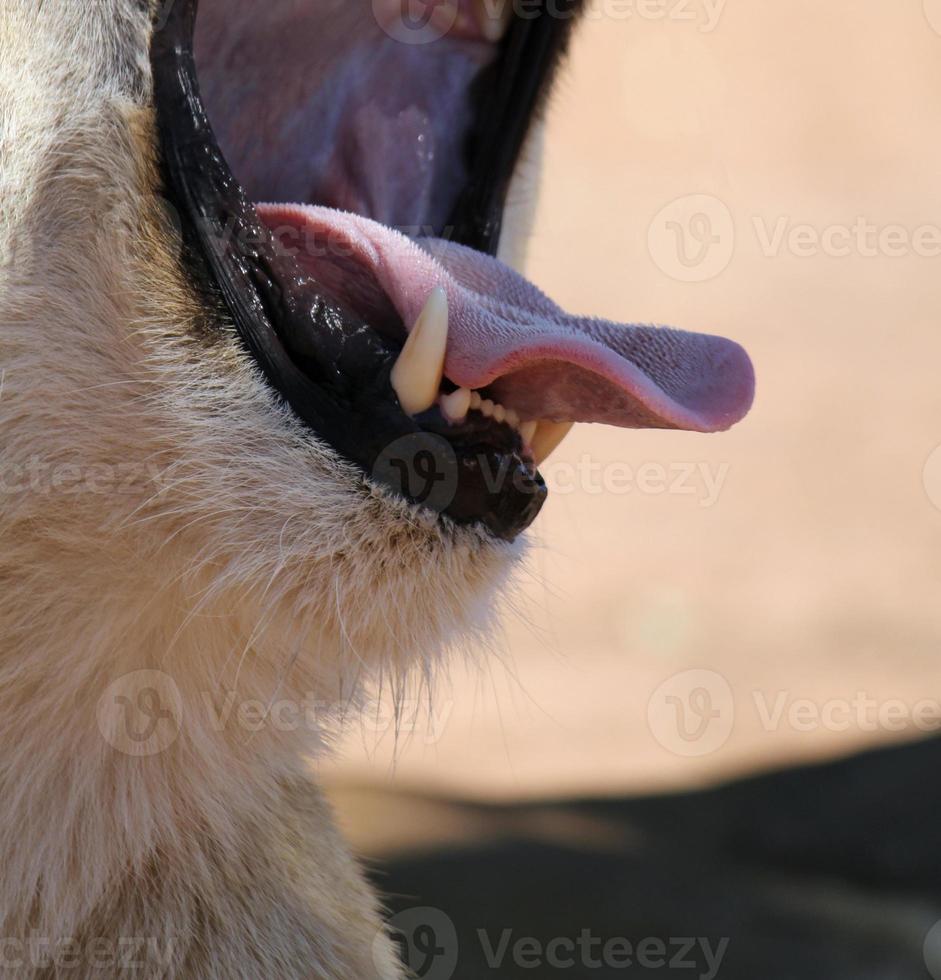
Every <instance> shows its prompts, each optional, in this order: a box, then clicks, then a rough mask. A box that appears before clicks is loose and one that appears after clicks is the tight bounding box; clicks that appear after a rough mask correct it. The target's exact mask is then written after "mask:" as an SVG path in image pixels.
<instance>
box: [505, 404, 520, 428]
mask: <svg viewBox="0 0 941 980" xmlns="http://www.w3.org/2000/svg"><path fill="white" fill-rule="evenodd" d="M506 421H507V424H508V425H512V426H513V428H514V429H518V428H519V427H520V417H519V416H518V415H517V414H516V412H515V411H514V410H513V409H512V408H511V409H508V410H507V413H506Z"/></svg>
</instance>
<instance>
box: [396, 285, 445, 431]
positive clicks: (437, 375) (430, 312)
mask: <svg viewBox="0 0 941 980" xmlns="http://www.w3.org/2000/svg"><path fill="white" fill-rule="evenodd" d="M447 346H448V295H447V293H446V292H445V291H444V289H442V288H441V286H435V288H434V289H433V290H432V291H431V295H430V296H429V297H428V302H427V303H426V304H425V308H424V310H422V312H421V315H420V316H419V317H418V319H417V320H416V321H415V326H414V327H412V331H411V333H410V334H409V335H408V340H406V341H405V346H404V347H403V348H402V353H401V354H399V359H398V360H397V361H396V362H395V366H394V367H393V368H392V376H391V381H392V387H393V389H394V390H395V393H396V395H398V399H399V404H400V405H401V406H402V409H403V411H405V412H407V413H408V414H409V415H418V414H419V413H420V412H424V411H426V410H427V409H429V408H431V406H432V405H434V403H435V401H436V400H437V398H438V391H439V389H440V388H441V379H442V378H443V377H444V357H445V353H446V351H447Z"/></svg>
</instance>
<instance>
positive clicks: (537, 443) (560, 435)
mask: <svg viewBox="0 0 941 980" xmlns="http://www.w3.org/2000/svg"><path fill="white" fill-rule="evenodd" d="M574 424H575V423H574V422H540V423H539V428H538V429H536V434H535V435H534V436H533V440H532V447H533V459H534V460H535V461H536V465H537V466H538V465H539V464H540V463H544V462H545V461H546V460H547V459H548V458H549V456H550V455H551V453H552V452H553V451H554V450H555V449H556V447H557V446H558V445H559V443H560V442H561V441H562V440H563V439H564V438H565V437H566V436H567V435H568V434H569V432H571V430H572V426H573V425H574Z"/></svg>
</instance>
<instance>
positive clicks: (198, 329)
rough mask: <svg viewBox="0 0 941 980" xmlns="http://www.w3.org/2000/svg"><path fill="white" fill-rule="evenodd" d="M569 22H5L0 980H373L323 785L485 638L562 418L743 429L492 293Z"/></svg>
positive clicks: (572, 327) (730, 349) (376, 969)
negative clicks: (359, 745)
mask: <svg viewBox="0 0 941 980" xmlns="http://www.w3.org/2000/svg"><path fill="white" fill-rule="evenodd" d="M580 6H581V5H580V3H578V2H575V0H556V2H552V3H545V2H543V0H537V2H534V3H518V4H513V5H510V4H507V3H500V2H497V0H473V2H472V0H448V2H445V3H442V2H441V0H438V2H437V3H424V2H419V0H406V3H405V4H404V5H400V4H399V2H398V0H395V2H387V0H375V2H366V0H342V2H340V0H280V2H279V3H271V4H267V5H264V4H257V3H252V2H251V0H203V2H202V4H201V5H199V9H197V3H196V0H168V2H165V3H157V2H155V0H94V2H93V3H90V2H87V0H54V2H48V0H47V2H45V3H42V2H40V3H37V2H36V0H3V2H2V3H0V44H2V58H0V481H2V488H0V489H2V493H0V542H2V548H0V746H2V748H0V865H2V868H3V874H2V882H0V960H2V963H3V967H4V969H5V970H7V971H10V973H11V974H12V975H18V976H24V977H58V976H65V975H68V976H73V977H75V976H80V977H85V976H119V975H124V973H125V972H130V971H133V972H134V974H135V975H136V976H164V977H166V976H172V977H186V978H195V980H209V978H225V980H230V978H232V977H245V978H259V980H261V978H264V980H269V978H271V977H282V978H291V977H296V978H302V977H303V978H312V977H315V978H320V980H373V978H374V980H379V978H381V980H393V978H399V977H402V976H403V975H404V972H403V967H402V966H401V965H400V963H399V958H398V956H397V954H396V949H395V946H394V944H393V942H392V941H391V939H390V937H389V935H388V934H387V931H386V927H385V926H384V924H383V919H382V914H381V909H380V903H379V899H378V898H377V896H376V895H375V894H374V893H373V891H372V890H371V889H370V887H368V886H367V884H366V881H365V878H364V876H363V874H362V873H361V871H360V869H359V866H358V864H357V862H356V861H355V860H354V858H353V856H352V855H351V854H350V852H349V850H348V848H347V846H346V845H345V844H344V842H343V840H342V839H341V837H340V834H339V833H338V831H337V830H336V828H335V825H334V821H333V819H332V816H331V813H330V810H329V807H328V805H327V803H326V802H325V800H324V797H323V795H322V793H321V791H320V789H319V788H318V785H317V780H316V766H315V763H316V760H317V759H318V758H322V757H323V755H324V753H326V752H328V751H329V748H330V742H331V739H332V738H333V736H334V734H335V732H336V731H337V727H338V725H339V724H340V723H341V721H342V720H343V719H344V718H346V717H349V716H350V714H351V713H355V711H356V710H357V705H358V704H359V703H360V702H361V699H362V698H363V692H364V691H366V690H368V689H370V688H371V687H372V688H374V687H375V686H377V685H378V686H380V687H381V686H386V687H390V688H391V689H392V690H393V691H398V690H401V689H402V685H404V684H406V683H408V679H409V678H410V677H416V676H417V677H419V678H420V679H422V680H423V681H427V682H429V683H430V681H431V678H432V675H433V672H434V669H435V665H436V664H437V663H439V662H440V661H441V659H442V656H443V655H444V653H445V652H446V651H447V650H449V649H453V648H462V647H463V648H468V647H469V646H473V645H474V644H475V643H476V642H477V641H478V640H479V639H480V638H481V637H483V636H486V634H487V632H488V630H489V629H490V628H491V626H492V622H493V619H494V615H495V613H494V610H495V609H496V607H497V597H498V596H499V594H500V592H501V590H502V588H503V587H504V584H505V583H506V582H507V581H508V580H509V579H510V578H511V577H512V575H513V572H514V569H515V568H517V566H518V565H519V563H520V562H521V560H523V556H524V554H525V541H526V530H527V528H528V527H529V526H530V524H531V523H532V521H533V520H534V519H535V517H536V516H537V514H538V512H539V509H540V507H541V506H542V503H543V501H544V500H545V497H546V493H547V491H546V486H545V483H544V482H543V480H542V478H541V476H540V475H539V465H540V464H541V462H542V461H544V460H545V458H546V457H547V455H548V454H549V453H550V452H551V451H552V450H553V449H554V447H555V446H556V445H557V444H558V443H559V441H560V440H561V439H562V438H563V437H564V435H565V434H566V433H567V432H568V430H569V429H570V428H571V425H572V424H573V423H575V422H595V423H605V424H614V425H620V426H623V427H626V428H632V427H643V426H656V427H663V428H683V429H692V430H696V431H701V432H712V431H718V430H722V429H725V428H728V427H729V426H730V425H732V424H734V423H735V422H737V421H738V420H739V419H740V418H742V417H743V416H744V414H745V413H746V412H747V410H748V407H749V405H750V404H751V399H752V392H753V376H752V372H751V367H750V364H749V362H748V358H747V356H746V355H745V354H744V352H743V351H742V349H741V348H740V347H739V346H738V345H737V344H735V343H733V342H731V341H727V340H723V339H720V338H717V337H708V336H703V335H697V334H689V333H684V332H681V331H675V330H667V329H660V328H654V327H649V326H629V325H620V324H613V323H609V322H606V321H600V320H596V319H592V318H586V317H579V316H573V315H571V314H569V313H567V312H565V311H564V310H562V309H561V308H559V307H558V306H557V305H556V304H555V303H553V302H552V300H551V299H549V298H548V297H547V296H545V295H544V294H542V293H541V292H539V291H538V290H536V288H535V287H533V286H532V285H531V284H529V283H528V282H527V281H526V280H525V279H524V278H523V277H522V276H521V275H520V274H519V273H518V272H516V271H514V269H513V268H511V266H510V265H509V264H508V262H509V261H512V260H513V258H514V256H518V254H519V251H520V242H521V241H522V240H523V239H524V237H525V230H524V229H521V228H520V227H509V225H510V224H513V223H512V222H507V226H506V227H505V226H504V225H505V221H504V219H505V218H506V217H507V214H508V209H507V201H508V199H513V198H514V194H516V196H517V197H518V196H519V195H518V193H517V192H516V191H514V187H517V188H518V186H519V181H521V180H530V179H531V174H532V172H533V169H534V165H533V157H534V156H535V150H534V149H533V148H534V146H535V145H536V143H537V141H538V127H539V122H540V120H541V119H542V118H543V117H544V113H545V105H546V99H547V97H548V94H549V91H550V89H551V86H552V83H553V79H554V78H555V77H556V76H557V75H558V72H559V71H560V66H561V65H562V64H563V56H564V52H565V50H566V46H567V43H568V39H569V37H570V34H571V32H572V30H573V28H574V25H575V23H576V21H577V14H578V12H579V8H580ZM599 138H603V134H599ZM527 193H528V192H527V191H524V192H523V197H524V198H525V197H526V194H527ZM510 210H511V211H512V212H513V214H514V215H518V212H519V211H520V210H526V209H525V208H523V209H518V208H512V209H510ZM502 260H506V261H502ZM233 699H235V701H236V702H237V704H238V709H237V710H236V712H235V714H234V715H230V714H229V710H230V709H231V708H232V704H233ZM277 700H289V701H292V702H294V703H296V704H306V705H310V706H312V707H310V708H309V709H308V710H306V711H305V718H306V719H307V723H305V724H303V725H301V726H292V727H290V730H287V729H286V728H285V726H279V725H274V724H271V723H270V714H269V709H270V707H271V705H272V704H273V703H274V702H275V701H277ZM250 704H256V705H261V706H262V708H263V710H261V711H260V712H256V714H258V717H256V718H254V719H253V721H252V722H251V724H249V720H248V719H247V717H246V716H247V712H246V711H243V710H242V709H243V708H245V706H246V705H250ZM232 717H235V718H237V719H239V721H238V722H237V723H233V722H232V721H231V718H232ZM226 719H228V721H227V720H226ZM312 760H313V763H314V764H312Z"/></svg>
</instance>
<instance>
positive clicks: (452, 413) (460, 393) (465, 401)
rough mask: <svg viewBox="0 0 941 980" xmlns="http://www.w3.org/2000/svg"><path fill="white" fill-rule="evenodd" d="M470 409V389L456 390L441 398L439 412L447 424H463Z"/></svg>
mask: <svg viewBox="0 0 941 980" xmlns="http://www.w3.org/2000/svg"><path fill="white" fill-rule="evenodd" d="M470 407H471V391H470V388H458V389H457V391H452V392H451V394H450V395H442V396H441V411H442V412H444V415H445V418H446V419H447V420H448V421H449V422H463V421H464V419H465V418H466V417H467V413H468V412H469V411H470Z"/></svg>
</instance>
